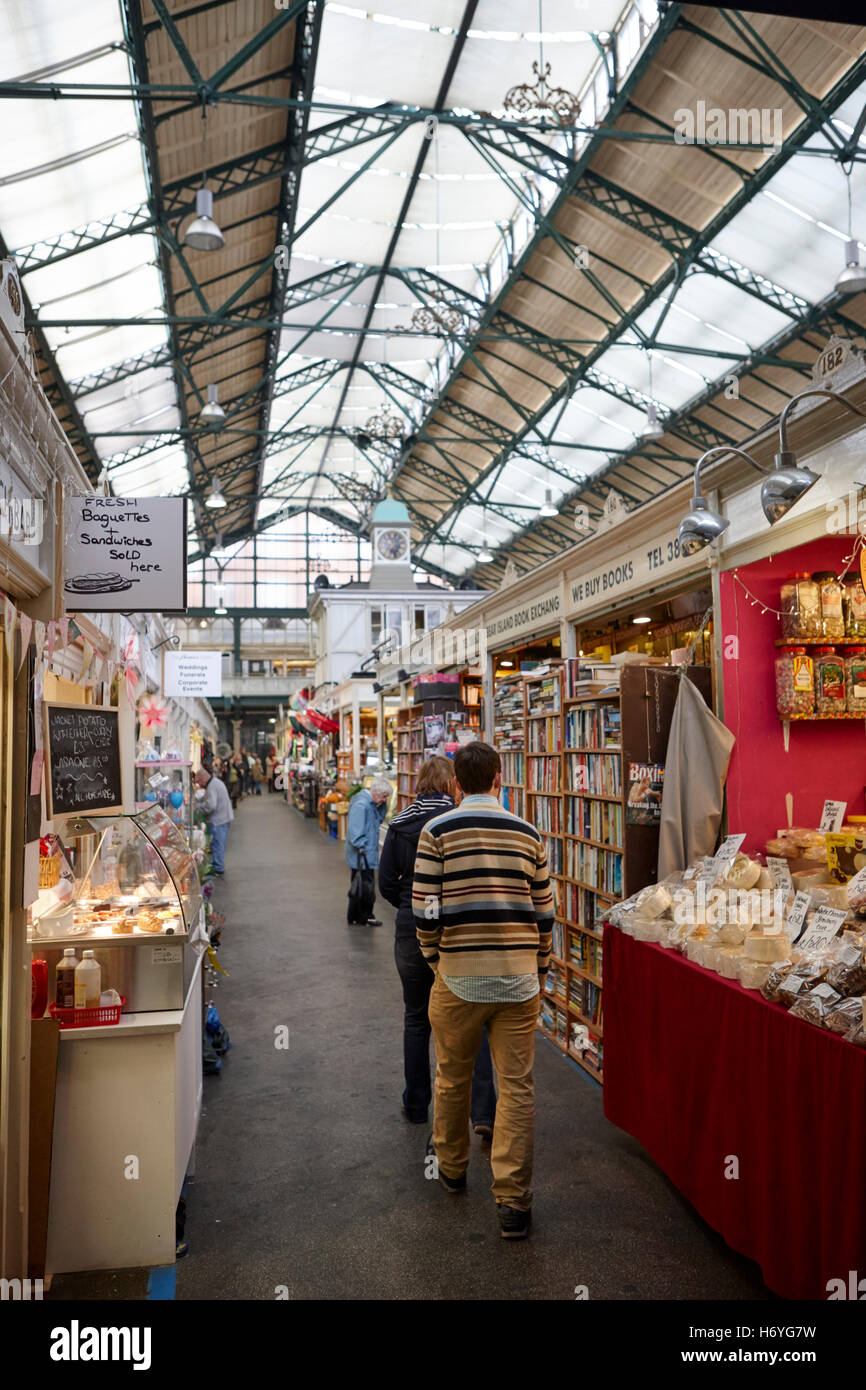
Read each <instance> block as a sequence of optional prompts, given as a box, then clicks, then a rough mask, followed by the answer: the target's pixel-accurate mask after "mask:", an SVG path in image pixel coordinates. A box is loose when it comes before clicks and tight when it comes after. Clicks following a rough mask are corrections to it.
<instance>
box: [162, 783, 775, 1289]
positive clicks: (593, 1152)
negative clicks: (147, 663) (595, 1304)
mask: <svg viewBox="0 0 866 1390" xmlns="http://www.w3.org/2000/svg"><path fill="white" fill-rule="evenodd" d="M226 867H227V872H226V877H225V879H224V880H222V882H220V883H218V886H217V889H216V894H215V900H216V904H217V906H218V908H219V910H220V911H222V912H224V913H225V916H226V926H225V928H224V930H223V937H222V946H221V949H220V960H221V962H222V964H223V965H224V967H225V968H226V969H227V970H228V971H229V972H230V978H229V979H228V980H222V979H221V983H220V987H219V988H218V989H217V990H216V991H214V992H213V993H212V995H211V997H212V999H213V1001H214V1003H216V1005H217V1007H218V1009H219V1011H220V1014H221V1016H222V1019H223V1022H224V1024H225V1025H226V1027H227V1028H228V1030H229V1033H230V1034H231V1037H232V1042H233V1044H234V1046H233V1048H232V1050H231V1051H230V1052H229V1053H228V1055H227V1057H226V1059H225V1061H224V1063H223V1070H222V1073H221V1074H220V1075H218V1076H211V1077H205V1081H204V1087H205V1091H204V1097H205V1098H204V1107H205V1113H204V1116H203V1119H202V1125H201V1130H200V1135H199V1142H198V1148H197V1162H196V1174H195V1179H194V1181H193V1182H192V1183H191V1184H190V1187H189V1192H188V1198H187V1222H186V1237H187V1240H188V1242H189V1255H188V1256H187V1257H186V1259H184V1260H182V1261H181V1262H180V1263H179V1264H178V1265H177V1270H176V1273H177V1284H176V1297H177V1298H178V1299H227V1300H228V1299H274V1298H277V1297H289V1298H292V1299H352V1300H357V1299H422V1298H424V1299H430V1298H433V1299H467V1300H468V1299H493V1300H499V1299H542V1298H551V1299H569V1300H570V1299H573V1298H574V1297H575V1288H576V1286H578V1285H585V1286H586V1287H587V1289H588V1293H589V1297H590V1298H591V1299H593V1300H596V1299H691V1298H697V1299H743V1298H745V1299H755V1300H760V1299H766V1298H770V1297H772V1295H770V1294H769V1293H768V1292H767V1290H766V1289H765V1288H764V1285H763V1283H762V1281H761V1278H760V1273H759V1271H758V1269H757V1266H755V1265H754V1264H752V1263H751V1262H750V1261H748V1260H745V1259H743V1258H741V1257H740V1256H738V1255H736V1254H734V1253H733V1252H732V1251H731V1250H729V1249H728V1247H727V1246H726V1245H725V1243H724V1241H722V1240H721V1238H720V1237H719V1236H717V1235H716V1234H715V1233H714V1232H713V1231H711V1230H710V1228H709V1227H708V1226H706V1225H705V1224H704V1222H703V1221H702V1220H701V1219H700V1217H699V1216H698V1215H697V1214H696V1212H695V1211H694V1210H693V1208H692V1207H691V1206H689V1204H688V1203H687V1202H685V1201H684V1200H683V1199H682V1198H681V1197H680V1196H679V1194H678V1193H677V1192H676V1190H675V1189H674V1188H673V1187H672V1186H671V1184H670V1183H669V1182H668V1181H667V1179H666V1178H665V1176H664V1175H663V1174H662V1173H661V1172H660V1171H659V1169H658V1168H657V1167H656V1166H655V1165H654V1164H653V1163H652V1161H651V1160H650V1159H649V1158H648V1157H647V1155H646V1154H645V1153H644V1151H643V1150H642V1149H641V1147H640V1146H639V1145H638V1144H637V1143H635V1142H634V1141H633V1140H632V1139H630V1138H629V1137H628V1136H627V1135H625V1134H623V1133H622V1132H621V1131H620V1130H617V1129H615V1128H614V1127H613V1126H612V1125H610V1124H608V1122H607V1121H606V1120H605V1118H604V1115H603V1111H602V1096H601V1090H600V1088H599V1087H598V1086H597V1085H596V1084H595V1083H594V1082H593V1081H591V1080H590V1079H589V1078H587V1077H585V1076H584V1075H583V1073H581V1072H580V1070H579V1069H578V1068H577V1067H575V1066H574V1065H572V1064H570V1063H569V1062H568V1061H567V1060H566V1059H565V1058H564V1057H562V1056H561V1054H560V1053H558V1052H557V1051H556V1050H555V1049H554V1048H553V1047H552V1046H551V1045H550V1044H547V1043H546V1042H544V1040H543V1039H541V1038H539V1040H538V1044H537V1048H536V1068H535V1075H536V1094H537V1108H538V1120H537V1140H536V1166H535V1178H534V1189H535V1199H534V1211H533V1221H534V1234H533V1236H532V1237H531V1238H530V1239H529V1240H528V1241H525V1242H505V1241H503V1240H501V1239H500V1236H499V1229H498V1224H497V1221H496V1214H495V1208H494V1204H493V1199H492V1197H491V1195H490V1192H489V1181H490V1176H489V1167H488V1165H487V1162H486V1159H485V1156H484V1151H483V1149H482V1146H481V1143H480V1141H479V1140H478V1139H474V1140H473V1145H474V1147H473V1154H472V1160H471V1163H470V1168H469V1191H468V1193H467V1195H466V1196H463V1197H451V1196H449V1195H448V1194H447V1193H446V1192H445V1191H443V1189H442V1188H441V1187H440V1186H439V1184H438V1183H436V1182H431V1181H429V1180H427V1179H425V1176H424V1150H425V1143H426V1139H427V1134H428V1127H427V1126H424V1125H409V1124H407V1123H406V1122H405V1121H404V1120H403V1119H402V1117H401V1115H400V1095H401V1091H402V1086H403V1082H402V1043H401V1027H402V997H401V993H400V983H399V979H398V976H397V973H396V970H395V967H394V960H393V917H394V914H393V911H392V909H391V908H389V907H388V906H387V904H384V903H382V902H381V900H379V901H378V903H377V910H378V912H379V915H380V916H381V917H383V918H384V922H385V925H384V926H382V927H380V928H360V927H353V928H349V927H347V925H346V918H345V906H346V889H347V887H348V870H347V868H346V866H345V863H344V860H343V846H342V844H338V843H336V842H334V841H329V840H327V839H326V838H325V837H324V836H323V835H322V834H321V832H320V831H319V829H318V827H317V825H316V824H315V823H314V822H312V821H305V820H303V818H302V817H301V816H300V814H299V813H298V812H297V811H295V810H294V809H293V808H291V807H289V806H288V805H287V804H286V803H285V801H284V800H283V799H282V797H278V796H277V795H271V796H268V795H267V794H264V795H263V796H262V797H260V798H253V799H251V800H247V801H244V802H243V803H242V805H241V806H240V807H239V810H238V814H237V817H236V819H235V822H234V825H233V827H232V831H231V834H230V838H229V845H228V854H227V860H226ZM286 1029H287V1030H288V1043H289V1046H288V1048H284V1047H278V1046H277V1045H276V1043H277V1042H278V1041H280V1040H281V1037H285V1032H284V1030H286ZM431 1119H432V1113H431Z"/></svg>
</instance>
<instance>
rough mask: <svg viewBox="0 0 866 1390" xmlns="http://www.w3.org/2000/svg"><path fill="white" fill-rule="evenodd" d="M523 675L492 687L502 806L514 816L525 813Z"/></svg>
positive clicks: (512, 676)
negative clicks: (499, 762)
mask: <svg viewBox="0 0 866 1390" xmlns="http://www.w3.org/2000/svg"><path fill="white" fill-rule="evenodd" d="M525 737H526V728H525V724H524V692H523V676H522V675H520V674H519V673H515V674H514V675H510V676H505V677H503V678H502V679H501V680H499V681H497V683H496V685H495V686H494V690H493V746H494V748H496V749H497V750H498V752H499V756H500V758H501V759H502V796H501V800H502V805H503V806H504V807H505V809H506V810H507V811H512V812H513V813H514V815H515V816H525V815H526V795H525V791H524V787H525V780H526V757H525V742H524V740H525Z"/></svg>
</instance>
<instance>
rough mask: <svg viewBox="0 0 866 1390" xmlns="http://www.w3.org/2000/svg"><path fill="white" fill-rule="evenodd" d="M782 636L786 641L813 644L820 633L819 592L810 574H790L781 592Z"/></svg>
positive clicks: (821, 634) (820, 635)
mask: <svg viewBox="0 0 866 1390" xmlns="http://www.w3.org/2000/svg"><path fill="white" fill-rule="evenodd" d="M781 604H782V636H783V637H784V638H786V639H787V640H788V641H795V642H810V641H811V642H814V641H816V640H817V639H818V638H820V637H822V636H823V633H822V631H821V590H820V587H819V586H818V584H817V583H816V582H815V580H814V579H813V578H812V576H811V575H810V574H792V575H791V578H790V579H786V580H785V582H784V584H783V585H782V590H781Z"/></svg>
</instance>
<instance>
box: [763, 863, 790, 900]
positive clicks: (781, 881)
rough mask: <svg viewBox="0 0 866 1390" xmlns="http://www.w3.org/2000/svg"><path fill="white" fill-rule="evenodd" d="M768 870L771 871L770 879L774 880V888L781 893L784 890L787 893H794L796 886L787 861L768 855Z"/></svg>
mask: <svg viewBox="0 0 866 1390" xmlns="http://www.w3.org/2000/svg"><path fill="white" fill-rule="evenodd" d="M767 868H768V869H769V870H770V877H771V878H772V880H773V887H774V888H776V889H779V890H780V891H781V890H782V889H783V888H784V890H785V892H786V893H791V892H793V889H794V884H793V882H792V880H791V868H790V865H789V864H788V861H787V859H785V858H783V857H782V856H775V855H772V854H768V855H767Z"/></svg>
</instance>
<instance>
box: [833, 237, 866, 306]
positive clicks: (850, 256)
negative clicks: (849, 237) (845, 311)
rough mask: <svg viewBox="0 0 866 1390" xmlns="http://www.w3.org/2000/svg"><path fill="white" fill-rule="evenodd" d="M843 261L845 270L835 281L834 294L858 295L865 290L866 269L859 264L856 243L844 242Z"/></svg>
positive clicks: (858, 249)
mask: <svg viewBox="0 0 866 1390" xmlns="http://www.w3.org/2000/svg"><path fill="white" fill-rule="evenodd" d="M845 261H846V265H845V269H844V270H843V271H842V274H841V275H840V276H839V279H838V280H837V281H836V292H837V293H838V294H859V293H860V292H861V291H862V290H866V267H864V266H862V265H861V264H860V247H859V246H858V244H857V242H856V241H846V243H845Z"/></svg>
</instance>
